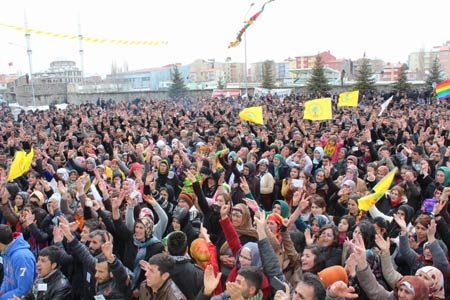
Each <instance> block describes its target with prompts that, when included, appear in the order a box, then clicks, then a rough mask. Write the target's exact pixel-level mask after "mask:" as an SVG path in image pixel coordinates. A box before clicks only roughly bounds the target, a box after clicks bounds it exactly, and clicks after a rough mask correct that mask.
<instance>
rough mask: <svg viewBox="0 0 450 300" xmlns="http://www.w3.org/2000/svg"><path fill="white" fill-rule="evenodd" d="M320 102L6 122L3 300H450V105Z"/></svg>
mask: <svg viewBox="0 0 450 300" xmlns="http://www.w3.org/2000/svg"><path fill="white" fill-rule="evenodd" d="M391 95H392V96H393V101H392V103H391V104H390V106H389V107H388V108H387V109H386V110H384V112H383V113H382V114H380V110H381V108H380V107H381V104H382V103H383V102H384V101H385V100H386V99H388V98H389V97H390V96H391ZM307 99H308V97H306V96H302V95H296V94H292V95H290V96H289V97H284V98H283V99H279V98H277V97H273V98H271V99H266V98H264V97H261V98H258V99H238V100H233V99H183V100H179V101H168V100H159V99H158V100H156V99H155V100H143V99H136V100H134V101H129V102H127V101H123V102H112V101H108V102H105V101H97V103H86V104H82V105H79V106H75V105H68V106H67V108H66V109H65V110H62V109H56V108H54V107H51V108H50V109H49V110H45V111H22V112H21V113H19V114H18V115H17V116H14V115H12V114H11V112H10V111H9V109H8V107H2V108H1V109H0V115H1V118H0V120H1V124H0V198H1V203H0V251H1V261H0V262H1V266H2V268H1V270H2V272H1V274H0V276H1V280H2V284H1V287H0V300H6V299H14V300H17V299H86V300H88V299H89V300H91V299H142V300H144V299H188V300H191V299H192V300H194V299H197V300H201V299H214V300H217V299H232V300H238V299H239V300H241V299H264V300H266V299H277V300H291V299H295V300H298V299H308V300H313V299H314V300H316V299H317V300H323V299H355V298H358V299H383V300H384V299H402V300H403V299H408V300H412V299H415V300H419V299H421V300H423V299H450V285H449V284H450V281H449V279H450V266H449V252H448V248H449V246H450V229H449V224H450V215H449V210H448V197H449V196H450V162H449V158H450V109H449V107H448V106H447V104H446V103H445V102H436V101H431V102H430V101H418V99H415V98H411V97H408V95H405V94H400V93H396V94H392V93H380V92H373V93H368V94H366V95H365V96H364V97H363V99H361V100H360V103H359V104H358V106H357V107H338V106H337V105H336V102H335V101H333V118H332V119H331V120H325V121H309V120H303V107H304V102H305V100H307ZM260 105H261V106H263V111H264V121H265V122H264V123H265V124H264V125H257V124H253V123H251V122H246V121H242V120H241V119H240V118H239V112H240V111H241V110H242V109H243V108H245V107H250V106H260ZM19 151H25V153H30V152H31V153H32V154H33V159H32V161H31V165H30V166H29V167H28V166H26V168H25V169H24V170H22V171H21V172H19V175H18V176H14V178H11V165H12V163H13V162H14V159H15V155H16V154H17V153H18V152H19ZM21 167H22V166H21ZM393 170H394V171H395V172H396V174H395V177H394V180H393V181H392V184H391V185H390V187H389V189H388V190H387V192H386V193H384V194H383V195H382V197H381V199H379V200H378V201H377V202H376V204H374V205H372V206H371V207H370V209H363V208H362V206H361V205H360V203H358V201H359V200H360V199H362V198H363V197H364V196H366V195H368V194H371V193H372V192H373V188H374V187H375V186H376V185H377V183H378V182H380V180H382V179H383V178H385V177H386V175H388V174H389V173H390V172H391V171H393ZM15 171H17V170H15ZM15 173H17V172H15Z"/></svg>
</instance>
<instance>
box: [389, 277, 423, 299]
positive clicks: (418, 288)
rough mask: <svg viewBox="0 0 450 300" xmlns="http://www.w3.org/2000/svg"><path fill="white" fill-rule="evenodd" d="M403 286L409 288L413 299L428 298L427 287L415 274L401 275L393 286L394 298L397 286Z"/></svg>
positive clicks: (396, 293) (396, 294)
mask: <svg viewBox="0 0 450 300" xmlns="http://www.w3.org/2000/svg"><path fill="white" fill-rule="evenodd" d="M402 285H403V286H405V287H406V288H407V289H408V290H410V291H411V292H412V293H413V294H414V298H413V299H414V300H423V299H428V287H427V285H426V283H425V280H423V279H422V278H420V277H417V276H403V277H402V278H401V279H400V280H399V281H397V283H396V284H395V288H394V298H395V299H398V288H399V287H400V286H402Z"/></svg>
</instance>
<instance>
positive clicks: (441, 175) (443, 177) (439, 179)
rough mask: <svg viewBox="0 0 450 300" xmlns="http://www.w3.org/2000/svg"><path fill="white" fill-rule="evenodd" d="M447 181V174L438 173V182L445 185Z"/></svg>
mask: <svg viewBox="0 0 450 300" xmlns="http://www.w3.org/2000/svg"><path fill="white" fill-rule="evenodd" d="M444 181H445V173H444V172H443V171H442V170H438V171H437V172H436V182H437V183H440V184H443V183H444Z"/></svg>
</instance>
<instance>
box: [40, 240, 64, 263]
mask: <svg viewBox="0 0 450 300" xmlns="http://www.w3.org/2000/svg"><path fill="white" fill-rule="evenodd" d="M38 256H45V257H48V260H50V263H56V265H57V267H59V266H60V264H61V250H60V249H59V248H58V247H57V246H55V245H51V246H48V247H45V248H44V249H42V250H41V251H40V252H39V255H38Z"/></svg>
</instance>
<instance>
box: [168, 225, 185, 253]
mask: <svg viewBox="0 0 450 300" xmlns="http://www.w3.org/2000/svg"><path fill="white" fill-rule="evenodd" d="M187 246H188V240H187V236H186V233H184V232H183V231H173V232H171V233H170V234H169V235H168V236H167V250H168V251H169V254H170V255H174V256H182V255H184V254H185V253H186V249H187Z"/></svg>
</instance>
